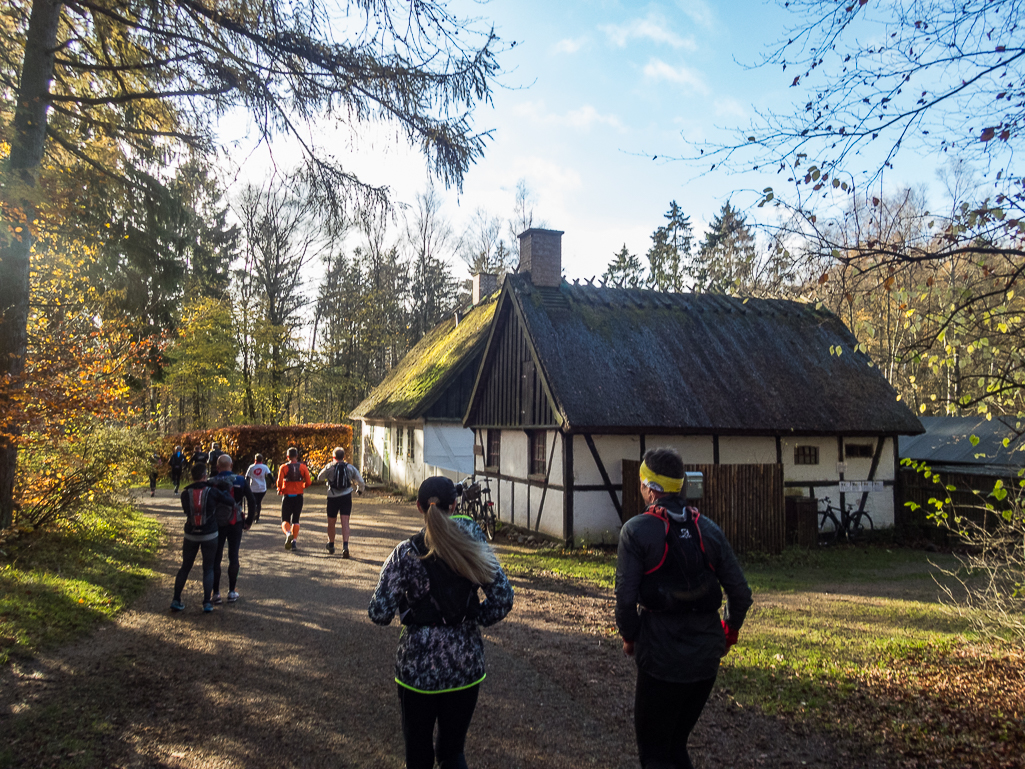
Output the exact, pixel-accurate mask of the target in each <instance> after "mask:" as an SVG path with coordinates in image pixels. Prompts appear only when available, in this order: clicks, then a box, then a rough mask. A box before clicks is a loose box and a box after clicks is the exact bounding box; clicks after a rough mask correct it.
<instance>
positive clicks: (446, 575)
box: [399, 531, 480, 627]
mask: <svg viewBox="0 0 1025 769" xmlns="http://www.w3.org/2000/svg"><path fill="white" fill-rule="evenodd" d="M410 542H411V543H412V544H413V551H414V552H415V553H416V554H417V555H418V556H421V559H420V563H422V564H423V565H424V568H425V569H427V577H428V579H429V581H430V587H429V589H428V592H427V595H425V596H423V597H421V598H419V599H418V600H416V601H412V602H411V601H410V600H409V596H408V594H407V595H404V596H402V598H400V599H399V617H400V619H401V620H402V624H403V625H430V626H438V625H444V626H446V627H455V626H456V625H459V624H461V623H462V622H464V621H465V620H466V619H475V618H476V617H477V612H478V611H479V610H480V598H478V596H477V588H478V587H479V585H475V584H473V583H472V582H470V580H468V579H467V578H466V577H461V576H459V575H458V574H456V573H455V572H454V571H452V569H450V568H449V566H448V564H447V563H445V562H444V561H443V560H441V559H440V558H438V556H437V555H431V556H430V557H429V558H423V557H422V556H423V555H424V554H425V553H426V552H427V550H428V548H427V543H426V541H425V537H424V532H423V531H421V532H420V533H419V534H417V535H416V536H415V537H413V538H412V539H410Z"/></svg>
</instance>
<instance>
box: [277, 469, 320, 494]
mask: <svg viewBox="0 0 1025 769" xmlns="http://www.w3.org/2000/svg"><path fill="white" fill-rule="evenodd" d="M289 464H290V463H289ZM297 464H298V465H299V472H301V473H302V476H303V479H302V480H301V481H286V480H285V478H286V477H287V476H288V464H284V465H282V466H281V467H279V468H278V494H279V495H281V496H284V495H286V494H302V493H303V492H304V491H305V490H306V487H307V486H312V485H313V478H311V477H310V471H309V470H307V469H306V465H304V464H303V463H302V462H299V463H297Z"/></svg>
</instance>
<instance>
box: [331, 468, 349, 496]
mask: <svg viewBox="0 0 1025 769" xmlns="http://www.w3.org/2000/svg"><path fill="white" fill-rule="evenodd" d="M348 467H349V465H348V464H347V463H345V462H338V463H336V464H335V467H334V472H333V473H331V477H330V478H329V479H328V482H327V485H328V486H330V487H331V488H332V489H334V490H335V491H341V490H342V489H348V488H350V487H351V486H352V481H351V480H349V473H348V472H347V470H348Z"/></svg>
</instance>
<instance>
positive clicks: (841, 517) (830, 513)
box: [819, 497, 875, 545]
mask: <svg viewBox="0 0 1025 769" xmlns="http://www.w3.org/2000/svg"><path fill="white" fill-rule="evenodd" d="M821 501H822V502H824V503H825V509H823V510H819V544H820V545H831V544H833V543H834V542H836V540H837V539H838V538H839V537H841V536H843V537H845V538H846V539H847V541H848V542H856V541H859V540H861V539H863V538H864V537H865V536H866V535H867V533H868V532H870V531H872V530H873V529H874V528H875V526H874V525H873V524H872V517H871V516H870V515H869V514H868V513H866V512H865V511H864V510H860V509H859V510H855V508H854V505H847V509H846V510H841V509H839V508H837V507H833V505H832V503H831V502H830V499H829V497H823V498H822V500H821Z"/></svg>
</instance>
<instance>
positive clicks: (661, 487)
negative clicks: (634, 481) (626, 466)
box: [641, 462, 683, 494]
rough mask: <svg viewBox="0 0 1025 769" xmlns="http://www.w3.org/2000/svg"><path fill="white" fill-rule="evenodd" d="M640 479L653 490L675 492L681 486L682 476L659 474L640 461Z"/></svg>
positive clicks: (667, 492)
mask: <svg viewBox="0 0 1025 769" xmlns="http://www.w3.org/2000/svg"><path fill="white" fill-rule="evenodd" d="M641 480H642V481H643V482H644V483H646V484H647V485H648V486H649V487H650V488H652V489H654V490H655V491H663V492H665V493H666V494H676V493H678V492H679V491H680V489H682V488H683V478H667V477H666V476H664V475H659V474H658V473H656V472H653V471H652V469H651V468H650V467H648V465H647V464H645V463H644V462H641Z"/></svg>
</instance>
